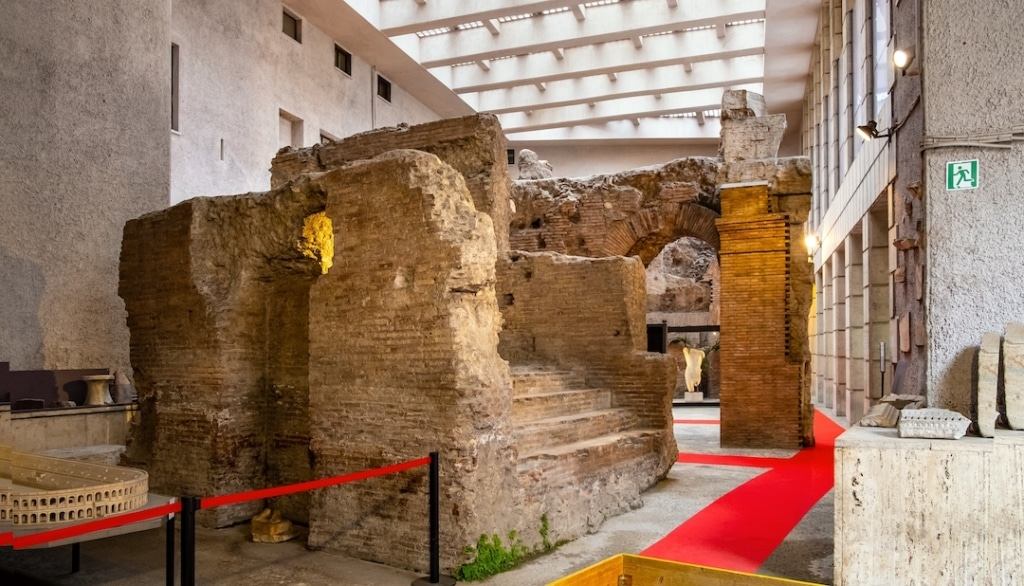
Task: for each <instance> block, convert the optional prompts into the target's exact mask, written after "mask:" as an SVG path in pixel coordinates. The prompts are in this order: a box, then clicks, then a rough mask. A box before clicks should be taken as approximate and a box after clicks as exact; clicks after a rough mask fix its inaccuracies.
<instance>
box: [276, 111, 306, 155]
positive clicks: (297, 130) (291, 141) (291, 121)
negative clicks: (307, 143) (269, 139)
mask: <svg viewBox="0 0 1024 586" xmlns="http://www.w3.org/2000/svg"><path fill="white" fill-rule="evenodd" d="M278 112H279V115H280V116H279V117H280V120H279V135H278V136H279V141H278V146H279V147H280V148H284V147H295V148H297V149H298V148H302V131H303V124H302V118H299V117H298V116H296V115H294V114H290V113H288V112H285V111H284V110H279V111H278Z"/></svg>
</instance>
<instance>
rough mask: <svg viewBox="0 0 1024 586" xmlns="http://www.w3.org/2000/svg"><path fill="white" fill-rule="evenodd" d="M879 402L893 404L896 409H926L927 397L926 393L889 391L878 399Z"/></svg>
mask: <svg viewBox="0 0 1024 586" xmlns="http://www.w3.org/2000/svg"><path fill="white" fill-rule="evenodd" d="M878 402H879V403H885V404H887V405H892V406H893V407H895V408H896V409H899V410H903V409H924V407H925V403H926V399H925V396H924V395H907V394H900V393H889V394H888V395H886V396H884V397H882V398H881V399H879V400H878Z"/></svg>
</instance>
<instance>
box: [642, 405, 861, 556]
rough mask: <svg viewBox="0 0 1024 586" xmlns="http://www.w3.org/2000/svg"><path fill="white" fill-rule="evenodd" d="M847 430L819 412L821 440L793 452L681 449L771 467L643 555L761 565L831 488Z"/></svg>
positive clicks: (684, 457) (718, 460)
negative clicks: (837, 447)
mask: <svg viewBox="0 0 1024 586" xmlns="http://www.w3.org/2000/svg"><path fill="white" fill-rule="evenodd" d="M843 431H844V430H843V428H842V427H840V426H839V425H837V424H836V423H834V422H833V421H832V420H831V419H829V418H828V417H826V416H824V415H822V414H820V413H815V415H814V439H815V442H816V445H815V446H814V447H813V448H807V449H805V450H801V451H800V452H799V453H798V454H796V455H795V456H793V457H792V458H758V457H750V456H717V455H711V454H680V456H679V461H680V462H687V463H699V464H719V465H724V466H757V467H762V466H764V467H770V469H769V470H767V471H765V472H764V473H762V474H760V475H758V476H757V477H755V478H753V479H751V480H749V481H747V482H745V483H744V484H742V485H740V486H738V487H736V488H735V489H733V490H732V491H730V492H728V493H726V494H725V495H723V496H722V497H720V498H719V499H718V500H716V501H715V502H713V503H711V504H710V505H708V506H707V507H705V508H704V509H702V510H701V511H700V512H699V513H697V514H696V515H694V516H693V517H690V518H689V519H687V520H686V522H684V523H683V524H682V525H680V526H679V527H676V528H675V529H674V530H673V531H672V532H671V533H669V534H668V535H666V536H665V537H663V538H662V539H661V540H660V541H658V542H657V543H655V544H653V545H651V546H650V547H649V548H647V549H646V550H644V551H643V552H641V553H642V555H647V556H651V557H656V558H661V559H666V560H672V561H678V562H687V563H692V564H700V565H704V566H711V567H716V568H725V569H729V570H737V571H742V572H754V571H756V570H757V569H758V568H759V567H760V566H761V564H762V563H764V561H765V560H766V559H768V557H769V556H770V555H771V554H772V552H773V551H775V548H777V547H778V546H779V544H781V543H782V541H783V540H784V539H785V538H786V536H787V535H789V532H790V531H792V530H793V527H796V525H797V524H798V523H799V522H800V520H801V519H803V517H804V515H806V514H807V511H809V510H811V508H812V507H813V506H814V505H815V504H816V503H817V502H818V501H819V500H820V499H821V497H823V496H825V494H826V493H828V491H829V490H831V489H832V483H833V472H832V466H833V455H834V454H833V446H834V444H835V438H836V437H838V436H839V434H841V433H843Z"/></svg>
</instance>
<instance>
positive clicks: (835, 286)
mask: <svg viewBox="0 0 1024 586" xmlns="http://www.w3.org/2000/svg"><path fill="white" fill-rule="evenodd" d="M844 248H845V245H843V246H840V247H839V248H837V249H836V251H835V252H833V253H832V258H831V259H830V260H829V264H831V265H832V340H833V342H832V344H833V348H834V353H833V355H832V372H833V373H834V375H835V377H834V378H833V381H832V408H833V409H835V413H836V415H846V273H845V271H846V263H845V261H844V260H843V256H844V254H843V249H844Z"/></svg>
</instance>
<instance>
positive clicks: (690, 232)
mask: <svg viewBox="0 0 1024 586" xmlns="http://www.w3.org/2000/svg"><path fill="white" fill-rule="evenodd" d="M718 217H719V214H718V212H716V211H714V210H713V209H711V208H709V207H706V206H702V205H698V204H692V203H687V204H669V205H663V206H661V207H659V208H643V209H641V210H639V211H638V212H637V213H635V214H632V215H631V216H630V217H629V218H627V219H625V220H623V221H620V222H617V223H616V224H614V225H613V226H612V228H611V229H610V230H609V234H608V240H607V242H608V243H609V247H608V250H607V252H608V255H609V256H639V257H640V260H641V261H643V263H644V266H647V265H648V264H650V262H651V261H652V260H654V257H656V256H658V253H659V252H661V250H662V249H663V248H665V246H666V245H668V244H669V243H671V242H674V241H676V240H678V239H680V238H683V237H684V236H690V237H693V238H697V239H699V240H703V241H704V242H707V243H708V244H710V245H711V246H712V247H714V249H715V250H716V251H717V250H718V248H719V237H718V228H717V227H716V226H715V220H717V219H718Z"/></svg>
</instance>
